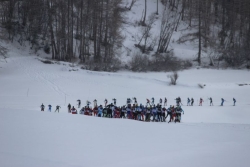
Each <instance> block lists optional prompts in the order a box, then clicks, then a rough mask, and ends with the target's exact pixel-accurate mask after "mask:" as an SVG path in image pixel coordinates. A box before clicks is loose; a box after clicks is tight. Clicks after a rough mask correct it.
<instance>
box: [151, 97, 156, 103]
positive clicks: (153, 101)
mask: <svg viewBox="0 0 250 167" xmlns="http://www.w3.org/2000/svg"><path fill="white" fill-rule="evenodd" d="M151 104H152V105H154V104H155V98H154V97H152V98H151Z"/></svg>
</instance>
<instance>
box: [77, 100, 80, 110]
mask: <svg viewBox="0 0 250 167" xmlns="http://www.w3.org/2000/svg"><path fill="white" fill-rule="evenodd" d="M77 102H78V108H80V107H81V100H80V99H78V100H77Z"/></svg>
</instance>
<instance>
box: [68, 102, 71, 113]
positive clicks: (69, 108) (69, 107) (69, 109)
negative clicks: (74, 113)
mask: <svg viewBox="0 0 250 167" xmlns="http://www.w3.org/2000/svg"><path fill="white" fill-rule="evenodd" d="M68 112H69V113H70V112H71V105H70V103H69V105H68Z"/></svg>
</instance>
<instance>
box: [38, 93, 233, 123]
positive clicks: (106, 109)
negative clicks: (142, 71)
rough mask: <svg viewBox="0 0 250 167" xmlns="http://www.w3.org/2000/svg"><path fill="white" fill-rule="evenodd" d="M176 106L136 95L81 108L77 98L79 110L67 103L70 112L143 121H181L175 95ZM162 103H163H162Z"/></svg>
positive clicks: (181, 111)
mask: <svg viewBox="0 0 250 167" xmlns="http://www.w3.org/2000/svg"><path fill="white" fill-rule="evenodd" d="M175 100H176V106H174V105H170V106H169V107H167V98H165V99H164V102H163V100H162V99H161V98H160V100H159V103H158V104H155V103H154V98H151V101H150V100H149V99H146V105H142V104H140V105H139V104H138V103H137V99H136V97H134V98H132V99H130V98H127V101H126V105H123V106H117V105H116V99H115V98H114V99H112V101H113V103H110V104H108V100H107V99H105V100H104V106H102V105H97V100H96V99H95V100H94V101H93V108H92V107H91V106H90V104H91V102H90V101H86V106H84V107H82V108H81V100H79V99H78V100H77V107H78V109H79V111H78V110H77V109H76V108H75V107H74V106H71V104H68V113H71V114H83V115H88V116H96V117H106V118H124V119H134V120H139V121H145V122H166V120H167V118H168V116H169V121H168V123H169V122H181V115H182V113H183V114H184V110H183V109H182V107H181V106H182V105H183V104H182V102H181V98H180V97H177V98H176V99H175ZM208 100H209V101H210V106H213V99H212V98H211V97H210V98H208ZM203 102H204V100H203V99H202V98H200V99H199V106H202V103H203ZM224 102H225V100H224V99H223V98H221V106H223V104H224ZM162 103H163V104H162ZM233 103H234V104H233V105H234V106H235V103H236V100H235V98H233ZM193 105H194V99H193V98H191V99H190V98H188V99H187V106H193ZM40 107H41V111H44V109H45V106H44V104H42V105H41V106H40ZM60 108H61V107H60V106H58V105H57V106H56V110H55V112H59V109H60ZM51 110H52V106H51V105H50V104H49V105H48V111H50V112H51Z"/></svg>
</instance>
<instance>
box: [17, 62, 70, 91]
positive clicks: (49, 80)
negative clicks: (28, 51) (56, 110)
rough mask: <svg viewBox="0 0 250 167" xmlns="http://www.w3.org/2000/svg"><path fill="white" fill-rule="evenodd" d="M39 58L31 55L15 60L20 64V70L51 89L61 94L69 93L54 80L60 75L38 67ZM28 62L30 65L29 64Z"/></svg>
mask: <svg viewBox="0 0 250 167" xmlns="http://www.w3.org/2000/svg"><path fill="white" fill-rule="evenodd" d="M37 61H38V60H37V59H33V58H30V57H21V58H17V59H15V60H14V62H15V63H14V64H16V65H17V66H19V67H20V68H19V70H21V71H23V72H24V73H25V74H26V76H28V77H29V78H31V79H32V80H34V81H36V82H39V83H42V84H45V85H47V86H48V87H49V88H50V89H51V90H53V91H54V92H56V93H58V94H59V95H63V96H65V95H67V94H66V93H65V92H64V91H62V89H60V88H59V87H58V86H57V84H55V82H54V81H53V80H57V79H59V78H60V76H59V75H56V74H54V73H53V72H51V73H48V72H47V73H46V72H44V71H43V70H42V69H39V68H37ZM27 64H28V66H27Z"/></svg>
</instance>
